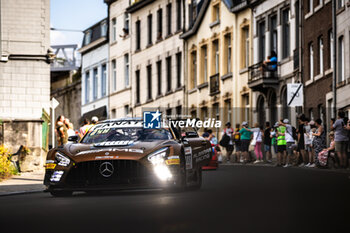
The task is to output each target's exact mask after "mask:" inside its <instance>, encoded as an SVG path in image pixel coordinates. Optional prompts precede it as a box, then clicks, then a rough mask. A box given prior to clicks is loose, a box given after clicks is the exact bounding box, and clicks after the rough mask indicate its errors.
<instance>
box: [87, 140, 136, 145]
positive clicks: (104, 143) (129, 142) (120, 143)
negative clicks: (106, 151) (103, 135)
mask: <svg viewBox="0 0 350 233" xmlns="http://www.w3.org/2000/svg"><path fill="white" fill-rule="evenodd" d="M133 143H134V141H111V142H100V143H95V144H94V146H126V145H131V144H133Z"/></svg>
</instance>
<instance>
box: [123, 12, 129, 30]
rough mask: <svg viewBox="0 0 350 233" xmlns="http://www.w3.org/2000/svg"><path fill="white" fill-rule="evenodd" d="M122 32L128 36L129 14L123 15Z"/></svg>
mask: <svg viewBox="0 0 350 233" xmlns="http://www.w3.org/2000/svg"><path fill="white" fill-rule="evenodd" d="M124 32H125V33H126V34H129V14H128V13H124Z"/></svg>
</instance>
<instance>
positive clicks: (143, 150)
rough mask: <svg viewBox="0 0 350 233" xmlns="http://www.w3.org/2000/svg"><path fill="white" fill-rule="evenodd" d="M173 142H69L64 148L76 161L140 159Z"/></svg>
mask: <svg viewBox="0 0 350 233" xmlns="http://www.w3.org/2000/svg"><path fill="white" fill-rule="evenodd" d="M173 143H174V142H173V141H171V140H165V141H159V140H158V141H144V142H136V143H134V144H132V145H128V146H95V145H93V144H83V143H74V144H73V143H72V144H67V145H66V146H65V148H64V149H65V153H66V154H67V155H69V156H70V157H71V158H72V159H73V160H74V161H75V162H84V161H93V160H113V159H126V160H140V159H142V158H143V157H145V156H147V155H148V154H150V153H152V152H153V151H156V150H158V149H160V148H164V147H167V146H169V145H171V144H173Z"/></svg>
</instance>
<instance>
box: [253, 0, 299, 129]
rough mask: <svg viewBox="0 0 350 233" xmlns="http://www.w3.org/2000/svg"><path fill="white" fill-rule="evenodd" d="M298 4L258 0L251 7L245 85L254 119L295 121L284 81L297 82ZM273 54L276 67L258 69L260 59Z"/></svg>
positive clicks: (297, 2) (293, 109) (261, 60)
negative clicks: (250, 53) (250, 42)
mask: <svg viewBox="0 0 350 233" xmlns="http://www.w3.org/2000/svg"><path fill="white" fill-rule="evenodd" d="M299 25H300V3H299V1H296V0H288V1H262V2H260V3H259V4H258V5H256V6H255V7H254V9H253V37H254V38H253V51H254V52H253V53H254V54H253V57H254V58H253V60H254V64H253V65H252V66H251V67H250V74H249V75H250V76H249V81H248V83H249V87H250V88H251V89H252V91H253V104H252V107H253V115H254V121H257V122H259V123H260V124H263V123H264V122H265V121H270V122H276V121H277V120H279V119H281V118H289V119H290V120H291V121H292V123H293V124H295V123H296V110H295V108H291V107H289V106H288V103H287V83H296V82H301V81H300V70H299V51H300V50H299V49H298V48H300V43H299V41H300V40H299V37H300V30H299ZM272 51H274V52H275V53H276V54H277V61H278V62H277V70H276V71H273V72H264V71H262V68H261V66H262V62H263V61H266V60H267V58H268V56H270V54H271V52H272Z"/></svg>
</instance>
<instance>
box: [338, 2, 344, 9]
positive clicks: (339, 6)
mask: <svg viewBox="0 0 350 233" xmlns="http://www.w3.org/2000/svg"><path fill="white" fill-rule="evenodd" d="M344 4H345V0H338V9H339V8H342V7H344Z"/></svg>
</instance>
